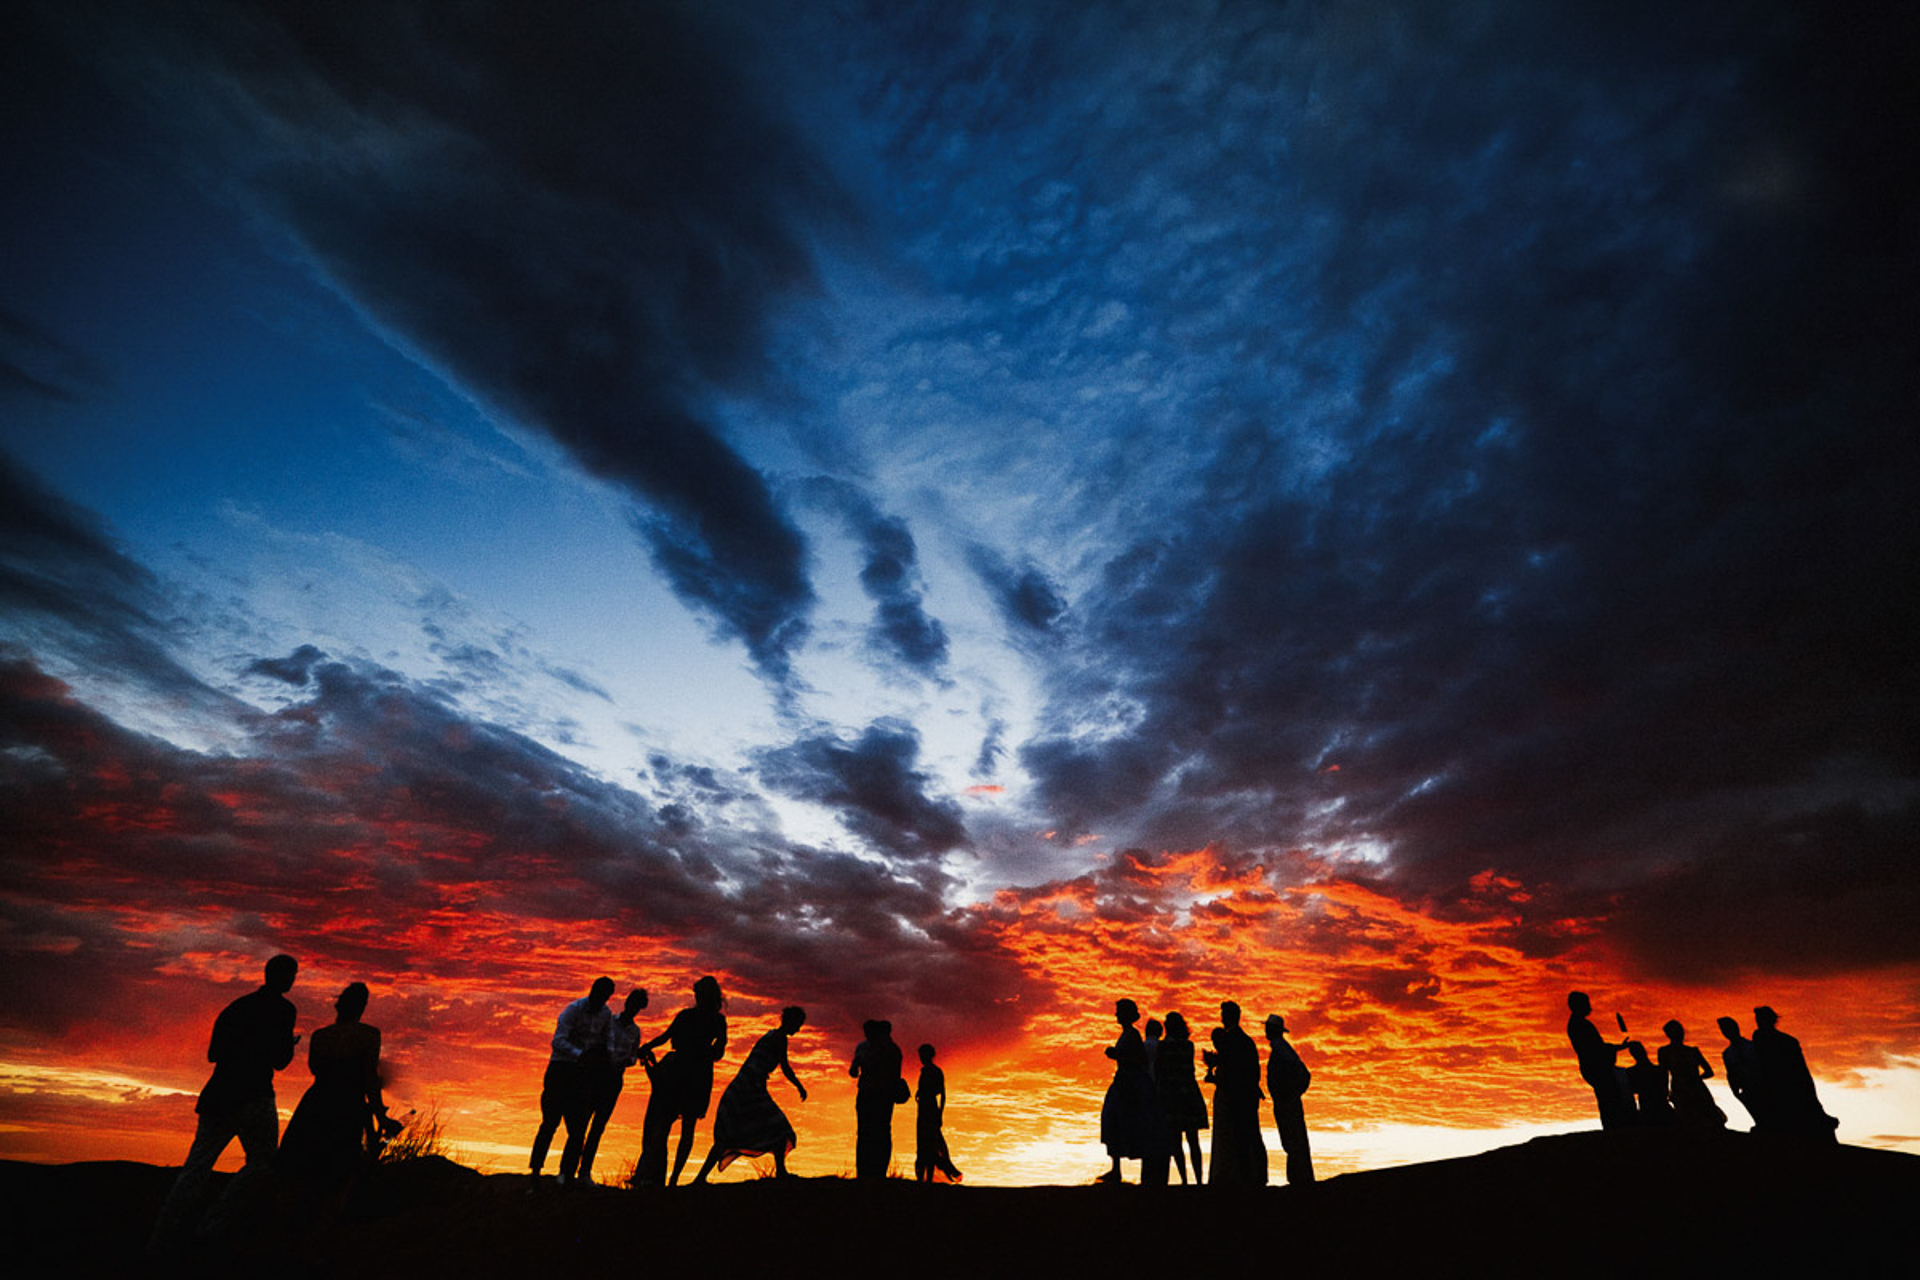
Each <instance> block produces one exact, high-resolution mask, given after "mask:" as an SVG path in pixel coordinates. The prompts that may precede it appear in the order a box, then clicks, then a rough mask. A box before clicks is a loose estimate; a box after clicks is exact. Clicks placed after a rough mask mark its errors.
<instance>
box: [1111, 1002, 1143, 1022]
mask: <svg viewBox="0 0 1920 1280" xmlns="http://www.w3.org/2000/svg"><path fill="white" fill-rule="evenodd" d="M1113 1016H1114V1020H1115V1021H1117V1022H1118V1023H1119V1024H1120V1025H1121V1026H1123V1027H1130V1026H1132V1025H1133V1024H1134V1023H1136V1022H1138V1021H1140V1006H1139V1005H1137V1004H1135V1003H1134V1002H1133V1001H1131V1000H1126V999H1121V1000H1116V1001H1114V1002H1113Z"/></svg>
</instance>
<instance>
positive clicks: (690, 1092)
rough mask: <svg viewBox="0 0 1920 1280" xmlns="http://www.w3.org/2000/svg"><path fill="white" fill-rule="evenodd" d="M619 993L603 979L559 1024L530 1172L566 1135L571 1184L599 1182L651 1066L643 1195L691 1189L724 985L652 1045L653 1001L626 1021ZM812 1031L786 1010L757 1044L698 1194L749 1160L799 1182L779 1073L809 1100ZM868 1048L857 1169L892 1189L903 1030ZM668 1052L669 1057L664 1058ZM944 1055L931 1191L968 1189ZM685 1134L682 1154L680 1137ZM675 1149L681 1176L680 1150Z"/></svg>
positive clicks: (920, 1172)
mask: <svg viewBox="0 0 1920 1280" xmlns="http://www.w3.org/2000/svg"><path fill="white" fill-rule="evenodd" d="M613 992H614V983H613V980H612V979H611V978H600V979H597V980H596V981H595V982H594V984H593V986H592V987H591V988H590V989H589V990H588V992H587V994H586V995H585V996H583V997H581V998H580V999H578V1000H575V1001H574V1002H573V1003H571V1004H569V1005H568V1006H567V1007H566V1008H564V1009H562V1010H561V1011H560V1017H559V1019H558V1021H557V1022H556V1023H555V1024H554V1030H553V1052H552V1056H551V1057H550V1058H549V1059H548V1062H547V1071H546V1076H545V1078H544V1079H543V1081H542V1083H541V1090H540V1128H539V1130H538V1131H537V1132H536V1133H535V1135H534V1140H533V1152H532V1155H531V1157H530V1159H529V1161H528V1165H529V1168H530V1170H531V1172H532V1173H533V1175H534V1176H535V1177H538V1176H540V1172H541V1168H542V1166H543V1165H544V1164H545V1163H546V1158H547V1152H548V1149H549V1148H550V1146H551V1144H552V1142H553V1138H554V1134H555V1133H556V1131H557V1130H558V1129H559V1128H560V1127H561V1126H562V1125H564V1126H565V1127H566V1131H567V1140H566V1144H565V1146H564V1147H563V1148H562V1151H561V1155H560V1172H559V1175H558V1181H559V1183H560V1184H561V1185H566V1184H568V1183H571V1182H574V1181H576V1180H578V1181H591V1180H592V1176H593V1157H594V1151H595V1149H596V1148H597V1147H598V1146H599V1143H600V1136H601V1134H602V1133H603V1132H604V1131H605V1129H606V1125H607V1120H608V1118H609V1117H610V1116H611V1115H612V1114H613V1109H614V1106H615V1104H616V1103H617V1102H618V1101H619V1098H620V1094H621V1090H622V1088H623V1084H624V1080H625V1076H626V1072H627V1069H628V1068H630V1067H632V1066H634V1065H635V1064H640V1065H642V1066H643V1067H644V1069H645V1070H646V1073H647V1077H648V1081H649V1084H650V1092H649V1095H648V1098H647V1109H646V1115H645V1119H644V1120H643V1121H642V1122H641V1145H640V1158H639V1160H638V1161H637V1162H636V1163H635V1165H634V1171H633V1185H635V1186H663V1185H664V1186H673V1185H677V1184H678V1183H679V1181H680V1175H681V1173H682V1172H684V1171H685V1169H686V1165H687V1159H688V1157H689V1156H690V1155H691V1154H692V1152H693V1143H694V1136H695V1133H696V1131H697V1129H698V1127H699V1123H700V1121H701V1120H702V1119H704V1118H705V1117H706V1114H707V1111H708V1110H709V1108H710V1107H711V1105H712V1101H713V1074H714V1067H715V1065H716V1064H718V1063H719V1062H720V1061H721V1059H722V1058H724V1057H725V1056H726V1051H727V1017H726V997H725V996H724V995H723V994H722V992H721V990H720V983H719V981H718V980H717V979H715V978H713V977H704V978H701V979H700V980H699V981H698V982H696V983H694V984H693V1004H692V1005H691V1006H689V1007H688V1008H685V1009H682V1010H681V1011H680V1012H679V1013H677V1014H675V1015H674V1018H673V1021H672V1022H671V1023H669V1024H668V1026H667V1029H666V1030H665V1031H663V1032H661V1033H660V1034H659V1035H658V1036H655V1037H654V1038H653V1039H651V1040H647V1041H645V1042H642V1039H641V1032H640V1029H639V1026H638V1025H637V1023H636V1022H635V1015H636V1014H637V1013H639V1011H640V1010H642V1009H645V1008H646V1007H647V993H646V992H645V991H644V990H642V989H639V988H636V989H634V990H633V991H631V992H629V993H628V995H627V998H626V1005H625V1008H624V1009H623V1010H622V1012H621V1014H620V1015H619V1016H618V1017H615V1016H613V1014H612V1013H611V1012H610V1010H609V1009H608V1002H609V1001H610V1000H611V999H612V997H613ZM806 1022H807V1011H806V1010H805V1009H803V1008H801V1007H800V1006H799V1005H789V1006H788V1007H787V1008H785V1009H783V1010H781V1013H780V1021H779V1023H778V1024H777V1025H775V1026H774V1027H773V1028H771V1029H770V1030H768V1031H767V1032H765V1033H764V1034H763V1035H761V1037H760V1038H759V1039H758V1040H756V1041H755V1042H754V1046H753V1048H752V1050H751V1051H750V1052H748V1054H747V1056H746V1059H745V1061H743V1062H742V1063H741V1064H740V1069H739V1071H738V1072H737V1073H736V1074H735V1075H734V1078H733V1081H732V1083H730V1084H729V1085H727V1087H726V1090H725V1091H724V1092H723V1093H722V1094H721V1095H720V1106H719V1108H718V1110H717V1111H716V1112H715V1114H714V1120H713V1142H712V1144H711V1145H710V1146H709V1147H708V1149H707V1157H706V1159H705V1161H704V1162H702V1164H701V1166H700V1169H699V1172H698V1173H696V1174H695V1175H694V1179H693V1180H694V1182H695V1183H702V1182H705V1181H706V1180H707V1178H708V1176H709V1175H711V1174H712V1173H713V1172H714V1171H715V1170H716V1169H725V1168H726V1167H727V1166H728V1165H729V1164H731V1163H732V1162H733V1161H735V1160H737V1159H739V1158H740V1157H742V1156H748V1157H757V1156H772V1157H773V1165H774V1175H775V1176H776V1177H785V1176H786V1175H787V1155H788V1153H789V1152H791V1151H792V1150H793V1149H794V1148H795V1147H796V1146H797V1145H799V1137H798V1135H797V1134H796V1133H795V1131H794V1127H793V1124H792V1122H790V1121H789V1120H788V1119H787V1116H786V1113H785V1112H784V1111H782V1110H781V1109H780V1105H779V1104H778V1103H777V1102H775V1101H774V1100H773V1093H772V1090H771V1085H772V1083H773V1076H774V1073H775V1072H776V1071H777V1072H779V1073H780V1074H781V1075H783V1076H785V1077H786V1078H787V1081H788V1083H790V1084H792V1085H793V1087H794V1090H795V1091H796V1092H797V1093H798V1094H799V1095H800V1101H802V1102H805V1101H806V1100H807V1087H806V1086H805V1085H804V1084H802V1083H801V1082H800V1077H799V1076H798V1075H796V1074H795V1073H794V1070H793V1063H792V1061H791V1060H790V1059H789V1057H788V1042H789V1041H790V1040H791V1039H792V1037H793V1036H794V1035H796V1034H798V1032H799V1031H800V1029H801V1028H802V1027H804V1026H805V1025H806ZM865 1032H866V1038H865V1039H864V1040H862V1041H861V1042H860V1044H859V1046H858V1047H857V1048H856V1049H855V1050H854V1054H853V1061H852V1064H851V1065H850V1067H849V1069H848V1071H849V1074H850V1075H852V1076H853V1077H854V1079H855V1081H856V1082H857V1085H856V1090H855V1102H854V1109H855V1116H856V1119H857V1122H858V1127H857V1133H856V1139H855V1154H854V1164H855V1173H856V1175H857V1176H858V1177H860V1178H876V1177H877V1178H884V1177H886V1176H888V1172H889V1170H890V1168H891V1165H892V1162H893V1108H894V1107H895V1106H896V1105H898V1104H900V1103H903V1102H905V1101H907V1099H908V1096H909V1095H908V1091H907V1085H906V1080H905V1078H904V1076H903V1074H902V1071H901V1053H900V1047H899V1046H898V1045H897V1044H895V1043H894V1041H893V1026H892V1024H891V1023H888V1022H885V1021H881V1020H875V1021H870V1022H868V1023H867V1024H866V1026H865ZM663 1044H664V1045H668V1046H669V1050H668V1052H667V1054H666V1056H665V1057H663V1058H659V1059H656V1058H655V1056H654V1050H655V1049H658V1048H659V1047H660V1046H661V1045H663ZM934 1054H935V1050H934V1047H933V1046H932V1045H930V1044H923V1045H921V1046H920V1064H921V1065H920V1088H919V1101H920V1111H919V1117H918V1124H917V1126H916V1134H917V1137H918V1152H917V1155H916V1159H915V1171H916V1174H917V1176H918V1177H919V1178H920V1179H921V1180H922V1181H933V1180H935V1179H937V1178H946V1179H948V1180H950V1181H954V1182H957V1181H959V1180H960V1171H959V1170H958V1169H956V1168H955V1167H954V1164H953V1159H952V1157H951V1156H950V1155H949V1154H948V1152H947V1145H946V1136H945V1133H944V1130H943V1120H944V1117H945V1113H946V1101H947V1088H946V1075H945V1073H944V1072H942V1071H941V1069H940V1068H939V1067H937V1066H935V1065H934V1061H933V1059H934ZM675 1125H678V1126H679V1127H680V1134H679V1140H678V1142H677V1143H673V1142H672V1139H673V1129H674V1126H675ZM670 1144H671V1145H672V1146H673V1158H672V1162H671V1168H669V1162H668V1147H669V1145H670Z"/></svg>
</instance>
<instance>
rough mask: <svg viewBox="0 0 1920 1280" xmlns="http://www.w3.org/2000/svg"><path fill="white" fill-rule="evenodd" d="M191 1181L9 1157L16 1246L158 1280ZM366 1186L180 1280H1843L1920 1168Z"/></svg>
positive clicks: (1891, 1225)
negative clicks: (1174, 1275) (725, 1278)
mask: <svg viewBox="0 0 1920 1280" xmlns="http://www.w3.org/2000/svg"><path fill="white" fill-rule="evenodd" d="M171 1175H172V1170H169V1169H161V1168H155V1167H153V1166H151V1165H141V1164H130V1163H95V1164H73V1165H29V1164H21V1163H16V1162H0V1196H4V1200H5V1203H6V1204H7V1205H8V1206H9V1216H10V1217H12V1218H13V1222H12V1225H11V1226H10V1227H9V1228H8V1234H9V1236H10V1237H11V1244H12V1246H13V1248H12V1249H11V1250H10V1251H9V1252H10V1254H11V1256H12V1257H13V1258H16V1259H21V1260H34V1261H33V1264H32V1269H31V1271H30V1272H29V1273H31V1274H47V1275H51V1274H60V1275H65V1276H87V1275H113V1276H122V1277H124V1276H140V1275H146V1274H151V1273H150V1272H149V1270H148V1269H147V1267H146V1266H145V1264H144V1263H143V1261H142V1259H141V1256H140V1250H141V1246H142V1243H143V1241H144V1239H145V1233H146V1230H147V1228H148V1226H149V1225H150V1223H151V1221H152V1217H153V1213H154V1211H155V1209H157V1208H158V1206H159V1203H160V1201H161V1199H162V1197H163V1196H164V1195H165V1194H166V1190H167V1186H168V1182H169V1180H170V1178H171ZM363 1192H364V1193H365V1194H363V1195H362V1196H360V1197H358V1198H357V1200H356V1202H355V1203H354V1204H353V1205H351V1206H350V1207H349V1208H348V1210H347V1212H346V1214H345V1215H344V1217H343V1218H342V1219H341V1220H340V1221H339V1222H338V1223H336V1225H335V1226H333V1227H332V1228H331V1229H329V1230H326V1231H324V1232H320V1233H317V1234H315V1233H312V1232H308V1233H307V1234H306V1235H305V1236H300V1235H298V1234H289V1233H288V1232H285V1231H268V1230H264V1229H262V1230H258V1231H256V1232H255V1233H254V1235H253V1237H252V1238H251V1239H247V1240H243V1241H240V1242H236V1243H234V1244H231V1245H230V1246H228V1247H226V1248H224V1249H221V1250H218V1251H211V1250H210V1251H206V1252H203V1253H202V1254H200V1255H198V1256H196V1257H194V1258H193V1259H191V1260H190V1262H189V1265H188V1266H187V1267H185V1268H182V1269H180V1270H178V1271H176V1272H174V1273H173V1274H182V1275H204V1276H226V1275H236V1276H237V1275H247V1276H262V1277H265V1276H274V1277H281V1276H285V1277H299V1276H343V1275H355V1276H408V1277H416V1278H417V1277H436V1278H439V1277H445V1278H446V1280H452V1278H453V1277H476V1276H529V1275H549V1274H555V1273H557V1272H565V1273H567V1274H573V1275H595V1274H615V1273H620V1272H627V1271H634V1272H653V1273H665V1274H678V1275H692V1274H702V1275H706V1274H748V1275H752V1274H767V1273H771V1272H774V1271H779V1272H785V1271H794V1272H796V1273H808V1272H817V1273H820V1274H826V1275H832V1276H836V1277H849V1276H866V1275H881V1274H888V1275H912V1276H916V1277H920V1276H927V1275H942V1276H944V1275H976V1276H977V1275H1017V1276H1024V1275H1063V1274H1064V1275H1075V1274H1096V1275H1128V1274H1142V1275H1152V1274H1168V1273H1169V1272H1162V1271H1161V1270H1160V1269H1161V1268H1173V1269H1178V1271H1191V1272H1192V1273H1194V1274H1201V1275H1205V1274H1221V1275H1226V1274H1241V1271H1240V1269H1241V1268H1243V1267H1247V1268H1251V1267H1261V1268H1265V1269H1273V1268H1282V1269H1285V1270H1286V1271H1288V1272H1289V1273H1292V1274H1307V1275H1320V1274H1332V1273H1335V1272H1338V1273H1340V1274H1342V1275H1354V1274H1359V1275H1379V1274H1387V1273H1404V1272H1406V1271H1407V1270H1408V1269H1417V1270H1418V1271H1419V1272H1420V1273H1422V1274H1428V1275H1431V1274H1440V1275H1454V1274H1461V1275H1465V1274H1472V1275H1475V1276H1484V1275H1490V1274H1491V1275H1516V1276H1519V1275H1556V1276H1558V1275H1608V1276H1618V1275H1620V1274H1623V1273H1625V1274H1641V1275H1672V1274H1679V1273H1681V1272H1692V1271H1695V1270H1697V1269H1705V1268H1712V1269H1713V1270H1712V1271H1705V1270H1702V1271H1701V1273H1702V1274H1715V1273H1718V1274H1725V1269H1726V1268H1728V1267H1730V1266H1742V1267H1744V1266H1753V1267H1763V1266H1764V1267H1765V1268H1767V1272H1766V1273H1767V1274H1788V1273H1790V1272H1791V1271H1794V1270H1801V1269H1804V1270H1805V1271H1806V1272H1807V1273H1808V1274H1810V1275H1812V1274H1819V1275H1835V1274H1838V1275H1848V1274H1860V1273H1863V1272H1865V1271H1866V1270H1868V1269H1869V1268H1871V1269H1873V1270H1874V1271H1882V1270H1886V1269H1889V1268H1894V1269H1897V1268H1902V1267H1906V1266H1911V1265H1912V1259H1913V1254H1914V1245H1913V1243H1912V1241H1913V1228H1912V1217H1911V1216H1912V1214H1913V1212H1914V1210H1915V1208H1916V1207H1917V1206H1920V1156H1911V1155H1902V1154H1899V1153H1895V1152H1887V1151H1876V1150H1869V1149H1866V1148H1861V1147H1833V1146H1825V1147H1803V1146H1800V1145H1798V1144H1792V1143H1781V1142H1777V1141H1767V1140H1764V1139H1760V1138H1756V1137H1753V1136H1751V1135H1747V1134H1728V1133H1717V1134H1687V1133H1676V1132H1653V1131H1649V1132H1629V1133H1626V1134H1602V1133H1598V1132H1595V1133H1581V1134H1571V1135H1567V1136H1563V1137H1553V1138H1539V1139H1536V1140H1534V1141H1532V1142H1528V1143H1526V1144H1524V1145H1521V1146H1513V1147H1504V1148H1501V1149H1500V1150H1497V1151H1492V1152H1488V1153H1486V1154H1484V1155H1479V1156H1470V1157H1466V1158H1463V1159H1456V1160H1441V1161H1434V1162H1431V1163H1426V1164H1418V1165H1409V1166H1404V1167H1401V1168H1395V1169H1385V1170H1378V1171H1373V1172H1367V1173H1357V1174H1347V1175H1344V1176H1340V1177H1334V1178H1329V1179H1327V1180H1325V1181H1323V1182H1321V1183H1320V1184H1319V1185H1317V1186H1311V1187H1303V1188H1299V1189H1294V1188H1287V1187H1267V1188H1260V1189H1246V1190H1239V1189H1224V1188H1182V1187H1169V1188H1164V1189H1161V1188H1151V1189H1149V1188H1142V1187H1138V1186H1120V1187H1106V1186H1084V1187H1017V1188H1000V1187H971V1186H936V1187H929V1186H921V1185H917V1184H915V1183H913V1182H910V1181H907V1180H903V1179H894V1180H889V1181H887V1182H885V1183H881V1184H877V1185H876V1184H871V1183H868V1184H861V1183H856V1182H854V1181H852V1180H850V1179H840V1178H795V1179H789V1180H787V1181H784V1182H779V1181H775V1180H773V1179H762V1180H757V1181H751V1182H744V1183H733V1184H727V1185H722V1186H710V1187H687V1188H677V1189H673V1190H660V1191H653V1190H649V1191H642V1192H630V1191H622V1190H616V1189H614V1188H610V1187H575V1188H571V1189H562V1188H557V1187H554V1186H552V1185H542V1186H540V1187H537V1188H535V1187H531V1186H530V1184H529V1181H528V1179H527V1178H526V1177H525V1176H523V1175H512V1174H492V1175H483V1174H480V1173H476V1172H474V1171H473V1170H471V1169H467V1168H464V1167H462V1166H460V1165H457V1164H454V1163H453V1162H451V1161H448V1160H443V1159H440V1158H438V1157H431V1156H430V1157H424V1158H421V1159H417V1160H413V1161H410V1162H408V1163H405V1164H401V1165H394V1166H386V1167H383V1168H382V1169H381V1170H380V1171H379V1174H378V1177H377V1179H376V1180H375V1181H373V1182H372V1183H370V1184H369V1185H367V1186H365V1187H364V1188H363ZM46 1268H51V1269H46ZM16 1274H28V1273H20V1272H16ZM1248 1274H1251V1272H1249V1273H1248Z"/></svg>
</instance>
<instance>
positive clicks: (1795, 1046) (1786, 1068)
mask: <svg viewBox="0 0 1920 1280" xmlns="http://www.w3.org/2000/svg"><path fill="white" fill-rule="evenodd" d="M1779 1021H1780V1015H1779V1014H1777V1013H1775V1012H1774V1011H1773V1009H1772V1008H1771V1007H1770V1006H1768V1005H1764V1004H1763V1005H1760V1006H1758V1007H1756V1008H1755V1009H1754V1011H1753V1055H1754V1058H1755V1060H1756V1061H1757V1062H1758V1063H1759V1065H1760V1079H1761V1081H1762V1083H1763V1085H1764V1086H1765V1089H1766V1095H1767V1116H1768V1126H1767V1127H1768V1131H1769V1132H1775V1133H1781V1134H1790V1135H1793V1136H1795V1137H1801V1138H1814V1139H1818V1140H1820V1141H1823V1142H1838V1141H1839V1140H1840V1139H1839V1137H1838V1135H1837V1133H1836V1132H1835V1131H1836V1130H1837V1129H1838V1128H1839V1126H1840V1122H1839V1121H1838V1120H1835V1119H1834V1118H1833V1117H1832V1116H1830V1115H1828V1114H1827V1113H1826V1110H1825V1109H1824V1108H1822V1107H1821V1105H1820V1097H1819V1095H1818V1094H1817V1093H1816V1092H1815V1091H1814V1087H1813V1073H1812V1072H1811V1071H1809V1070H1807V1059H1806V1055H1805V1054H1803V1053H1802V1052H1801V1051H1800V1042H1799V1041H1798V1040H1796V1039H1794V1038H1793V1037H1792V1036H1790V1035H1788V1034H1787V1033H1786V1032H1784V1031H1782V1030H1780V1028H1779V1025H1778V1024H1779Z"/></svg>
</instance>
